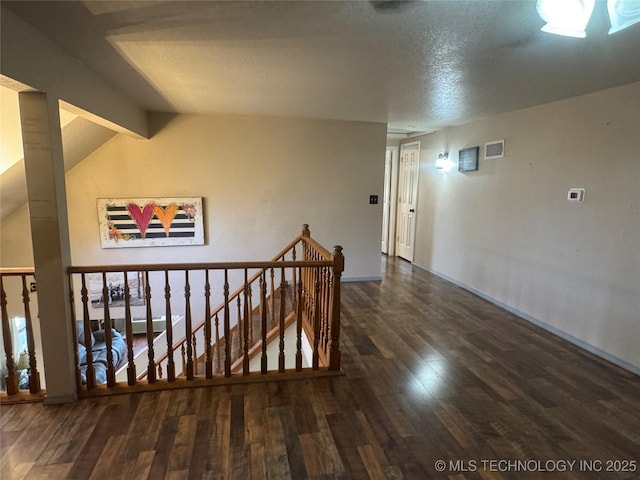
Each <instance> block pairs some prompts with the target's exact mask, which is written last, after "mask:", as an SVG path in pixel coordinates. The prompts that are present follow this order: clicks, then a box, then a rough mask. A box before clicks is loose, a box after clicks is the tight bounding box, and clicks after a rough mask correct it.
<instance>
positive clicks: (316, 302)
mask: <svg viewBox="0 0 640 480" xmlns="http://www.w3.org/2000/svg"><path fill="white" fill-rule="evenodd" d="M313 306H314V312H313V313H314V314H313V357H312V358H313V360H312V365H311V368H313V369H314V370H317V369H318V364H319V356H318V344H319V340H320V338H319V337H320V282H316V286H315V295H314V297H313Z"/></svg>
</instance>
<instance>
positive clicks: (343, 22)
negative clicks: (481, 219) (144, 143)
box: [3, 0, 640, 131]
mask: <svg viewBox="0 0 640 480" xmlns="http://www.w3.org/2000/svg"><path fill="white" fill-rule="evenodd" d="M3 4H5V5H7V6H9V8H11V9H12V10H13V11H14V12H15V13H17V14H18V15H20V16H21V17H22V18H23V19H24V20H26V21H27V22H29V23H31V24H32V25H34V26H35V27H36V28H38V29H40V30H41V31H42V32H43V33H45V34H46V35H48V36H49V37H50V38H51V39H52V40H54V41H55V42H57V43H58V44H59V45H61V46H62V47H63V48H64V49H65V50H67V51H68V52H69V53H71V54H73V55H75V56H76V57H78V58H79V59H80V60H82V61H83V62H84V63H85V64H86V65H88V66H89V67H90V68H92V69H93V70H94V71H96V72H97V73H99V74H100V75H101V76H102V77H104V78H105V79H106V80H108V81H110V82H111V83H113V84H115V85H117V86H118V87H119V88H120V89H121V90H122V91H123V92H126V93H127V94H128V95H129V96H130V97H132V98H134V99H136V100H137V101H138V102H139V103H140V104H142V105H143V106H144V107H146V108H147V109H149V110H157V111H171V112H186V113H240V114H269V115H286V116H296V117H310V118H328V119H342V120H360V121H376V122H386V123H388V124H389V128H390V129H399V130H403V131H432V130H436V129H438V128H441V127H443V126H447V125H454V124H460V123H464V122H467V121H470V120H474V119H477V118H482V117H486V116H489V115H492V114H496V113H500V112H505V111H510V110H515V109H519V108H524V107H528V106H532V105H536V104H540V103H546V102H550V101H554V100H558V99H562V98H567V97H572V96H576V95H580V94H584V93H588V92H592V91H596V90H600V89H603V88H608V87H613V86H617V85H622V84H626V83H631V82H634V81H639V80H640V54H639V53H638V52H640V24H638V25H635V26H633V27H631V28H629V29H628V30H625V31H623V32H620V33H618V34H616V35H613V36H609V35H607V29H608V26H609V25H608V19H607V16H606V3H604V2H598V3H597V4H596V8H595V11H594V14H593V16H592V19H591V22H590V24H589V26H588V27H587V34H588V36H587V38H585V39H575V38H567V37H559V36H554V35H551V34H548V33H543V32H541V31H540V27H541V25H542V24H543V21H542V20H541V19H540V18H539V17H538V16H537V14H536V9H535V2H533V1H480V0H477V1H466V2H465V1H428V2H419V1H416V2H393V1H387V2H378V3H374V2H369V1H330V2H321V1H298V2H270V1H260V2H246V1H242V2H229V1H224V2H215V1H208V2H192V1H176V2H173V1H169V2H150V1H144V2H113V1H112V2H102V1H91V2H57V1H56V2H3Z"/></svg>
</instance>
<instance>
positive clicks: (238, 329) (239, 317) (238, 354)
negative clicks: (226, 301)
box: [233, 295, 243, 360]
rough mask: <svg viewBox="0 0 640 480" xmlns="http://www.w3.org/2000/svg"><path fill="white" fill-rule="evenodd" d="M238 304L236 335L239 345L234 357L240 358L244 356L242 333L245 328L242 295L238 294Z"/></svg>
mask: <svg viewBox="0 0 640 480" xmlns="http://www.w3.org/2000/svg"><path fill="white" fill-rule="evenodd" d="M236 300H237V301H236V305H237V309H236V334H237V335H236V336H237V337H238V345H237V347H236V351H235V355H234V356H233V358H234V359H235V360H237V359H239V358H240V357H241V356H242V337H243V335H242V333H243V329H242V305H241V304H240V302H241V300H240V295H238V296H237V297H236Z"/></svg>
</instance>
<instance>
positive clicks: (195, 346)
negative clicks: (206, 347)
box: [191, 333, 198, 375]
mask: <svg viewBox="0 0 640 480" xmlns="http://www.w3.org/2000/svg"><path fill="white" fill-rule="evenodd" d="M191 342H192V343H193V374H194V375H197V374H198V343H197V340H196V334H195V333H194V334H193V335H191Z"/></svg>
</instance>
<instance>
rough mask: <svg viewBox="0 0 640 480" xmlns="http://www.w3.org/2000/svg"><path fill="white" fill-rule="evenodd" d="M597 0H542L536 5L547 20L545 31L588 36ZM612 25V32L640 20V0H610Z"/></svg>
mask: <svg viewBox="0 0 640 480" xmlns="http://www.w3.org/2000/svg"><path fill="white" fill-rule="evenodd" d="M594 7H595V0H538V3H537V5H536V9H537V11H538V15H539V16H540V18H542V19H543V20H544V21H545V22H547V23H545V24H544V25H543V26H542V28H541V29H540V30H542V31H543V32H548V33H554V34H556V35H564V36H567V37H576V38H584V37H586V36H587V32H586V30H585V29H586V27H587V24H588V23H589V19H590V18H591V14H592V13H593V9H594ZM607 11H608V12H609V21H610V22H611V28H610V29H609V34H612V33H616V32H619V31H620V30H624V29H625V28H627V27H630V26H631V25H634V24H635V23H638V22H640V1H638V0H607Z"/></svg>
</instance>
